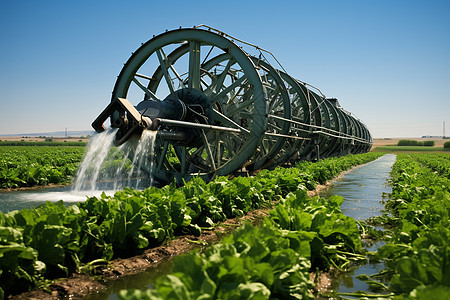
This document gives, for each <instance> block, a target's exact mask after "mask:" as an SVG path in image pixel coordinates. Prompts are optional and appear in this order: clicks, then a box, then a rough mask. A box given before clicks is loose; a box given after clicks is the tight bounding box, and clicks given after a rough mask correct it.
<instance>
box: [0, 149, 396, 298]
mask: <svg viewBox="0 0 450 300" xmlns="http://www.w3.org/2000/svg"><path fill="white" fill-rule="evenodd" d="M395 159H396V156H395V155H392V154H387V155H384V156H382V157H380V158H379V159H377V160H375V161H372V162H370V163H368V164H365V165H363V166H359V167H356V168H354V169H353V170H351V171H349V172H348V173H347V174H345V175H344V176H342V177H340V178H339V179H337V180H335V181H334V182H333V183H332V184H331V185H330V187H329V188H328V189H326V190H324V191H322V192H321V194H320V195H321V196H322V197H325V198H327V197H329V196H331V195H339V196H342V197H344V202H343V204H342V206H341V209H342V211H343V212H344V214H345V215H347V216H350V217H352V218H354V219H356V220H364V219H368V218H370V217H372V216H380V215H381V214H382V212H381V211H382V210H383V205H382V204H381V203H380V201H381V200H382V195H383V193H389V192H390V191H391V190H390V187H389V186H387V184H386V180H387V179H388V178H389V172H390V171H391V169H392V165H393V164H394V162H395ZM101 192H102V190H97V191H88V192H87V191H85V192H83V191H78V192H76V191H73V189H72V188H71V187H58V188H44V189H39V190H28V191H15V192H2V193H0V211H1V212H3V213H7V212H9V211H12V210H19V209H23V208H31V207H35V206H37V205H39V204H41V203H44V202H45V201H52V202H56V201H58V200H61V199H63V200H64V203H65V204H66V205H71V204H75V203H76V202H80V201H84V200H86V197H87V195H89V196H94V195H100V193H101ZM113 193H114V191H112V190H111V191H109V192H108V191H107V192H106V194H110V195H112V194H113ZM377 246H379V245H373V246H372V248H371V249H368V250H369V251H375V250H376V247H377ZM170 268H171V263H170V261H168V262H165V263H162V264H161V265H160V266H159V267H158V268H157V269H149V270H147V271H146V272H143V273H140V274H138V275H135V276H130V277H127V278H122V279H118V280H114V281H111V282H109V283H108V288H107V289H106V290H105V291H102V292H101V293H99V294H95V295H92V296H88V297H87V298H86V299H88V300H100V299H110V300H112V299H118V297H117V292H118V291H119V290H121V289H147V288H148V287H150V286H151V285H152V284H153V283H154V282H155V280H156V278H157V277H159V276H160V275H162V274H165V273H167V272H169V271H170ZM381 269H382V265H373V264H367V265H364V266H361V267H359V269H357V270H355V271H354V272H352V273H350V274H346V275H344V276H342V277H341V278H340V279H339V283H338V291H339V292H354V291H357V290H362V291H368V286H367V284H366V283H364V282H362V281H360V280H358V279H357V278H356V277H355V276H357V275H359V274H367V275H370V274H374V273H377V272H378V271H380V270H381Z"/></svg>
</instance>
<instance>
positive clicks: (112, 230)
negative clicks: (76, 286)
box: [0, 153, 381, 295]
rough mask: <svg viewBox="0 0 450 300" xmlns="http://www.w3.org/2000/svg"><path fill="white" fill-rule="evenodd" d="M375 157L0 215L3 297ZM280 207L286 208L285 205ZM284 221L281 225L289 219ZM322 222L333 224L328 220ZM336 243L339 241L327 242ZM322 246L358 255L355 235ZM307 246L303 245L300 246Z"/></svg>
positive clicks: (239, 212) (339, 260) (338, 260)
mask: <svg viewBox="0 0 450 300" xmlns="http://www.w3.org/2000/svg"><path fill="white" fill-rule="evenodd" d="M380 155H381V154H379V153H367V154H361V155H353V156H346V157H342V158H333V159H326V160H322V161H320V162H318V163H308V162H305V163H301V164H299V165H298V166H297V167H296V168H290V169H283V168H278V169H276V170H274V171H262V172H260V173H259V174H258V175H257V176H255V177H253V178H251V177H237V178H235V179H232V180H228V179H226V178H225V177H220V178H217V179H216V180H214V181H212V182H210V183H208V184H206V183H204V182H202V180H200V179H197V180H191V181H189V182H188V183H186V185H185V186H183V187H181V188H175V186H173V185H169V186H166V187H164V188H161V189H158V188H148V189H146V190H145V191H136V190H131V189H125V190H123V191H119V192H117V193H116V195H115V196H114V197H106V196H104V197H100V198H96V197H91V198H89V199H88V200H86V202H81V203H79V204H78V205H76V206H71V207H68V208H67V207H65V206H64V205H63V204H62V203H56V204H53V203H50V202H49V203H47V204H45V205H43V206H40V207H38V208H35V209H24V210H21V211H15V212H11V213H8V214H0V226H1V227H0V228H2V231H1V235H2V241H3V242H2V244H3V245H2V247H1V248H0V249H1V251H2V253H3V257H2V258H1V259H0V265H1V266H2V269H3V273H2V274H1V277H0V278H1V280H0V282H1V284H2V286H1V288H2V289H3V290H4V291H5V292H6V295H9V294H14V293H17V292H20V291H22V290H21V289H28V288H35V287H39V286H42V285H43V284H44V285H45V283H46V282H47V283H48V282H49V280H53V279H55V277H61V276H63V277H64V276H67V275H68V274H71V273H72V272H83V271H88V270H90V271H93V270H95V269H96V267H99V268H103V267H104V266H105V264H106V263H107V262H108V261H109V260H111V259H113V258H117V257H127V256H131V255H134V254H136V253H139V252H141V251H143V249H146V248H149V247H154V246H157V245H160V244H162V243H163V242H164V241H167V240H170V239H173V238H174V237H175V236H178V235H186V234H190V235H193V236H198V235H200V234H201V233H202V230H204V229H208V228H211V227H214V226H217V225H218V224H220V223H221V222H223V221H224V220H226V219H227V218H234V217H240V216H243V215H245V214H246V213H248V212H249V211H251V210H254V209H258V208H269V207H271V206H272V205H273V203H274V201H275V202H278V201H284V200H282V199H285V198H286V197H287V195H288V194H289V193H298V191H299V190H300V192H301V191H303V189H304V188H303V187H305V188H306V189H314V188H315V187H316V185H317V184H323V183H326V181H328V180H330V179H331V178H333V177H335V176H337V175H338V174H339V173H340V172H342V171H343V170H346V169H349V168H351V167H352V166H354V165H359V164H362V163H366V162H368V161H371V160H373V159H375V158H377V157H379V156H380ZM292 197H294V196H292ZM295 197H297V196H295ZM298 197H299V199H303V198H304V196H303V194H299V195H298ZM293 199H294V198H292V201H294V200H293ZM305 199H306V198H305ZM308 199H309V198H308ZM299 201H300V200H299ZM302 201H303V200H302ZM317 201H318V202H317V203H318V204H317V205H318V206H317V209H319V210H322V209H325V210H324V212H323V213H324V214H327V213H326V211H328V210H330V212H331V211H334V210H336V211H337V210H338V203H339V202H340V201H341V200H339V199H336V200H335V202H336V203H335V204H332V205H331V202H330V204H329V205H331V207H330V208H322V204H320V203H323V201H324V200H317ZM278 210H279V213H280V214H281V215H282V216H283V218H285V217H287V218H288V219H289V217H288V216H286V215H285V213H284V212H283V209H282V208H281V206H280V208H278ZM284 210H289V207H286V208H285V209H284ZM311 213H312V211H311ZM305 216H306V215H305ZM323 216H324V215H323ZM323 216H322V217H323ZM298 217H299V216H297V217H295V218H298ZM337 218H338V219H339V218H343V222H344V224H348V225H345V226H344V228H345V227H348V226H350V227H349V228H350V229H349V230H350V231H348V232H347V233H344V232H342V234H344V235H346V234H349V235H351V236H352V238H351V239H350V240H352V239H354V238H356V235H355V233H356V232H357V227H356V224H355V223H354V221H352V220H350V219H348V218H346V217H345V216H343V215H342V216H341V217H337ZM288 219H284V221H283V222H288ZM336 220H337V219H336ZM288 223H289V222H288ZM286 224H287V223H286ZM352 224H353V225H352ZM317 226H319V225H317ZM327 226H328V225H327ZM329 226H331V227H330V228H332V227H333V226H334V225H332V224H329ZM319 227H321V226H319ZM341 229H342V230H344V229H343V228H341ZM341 229H339V230H341ZM324 230H325V229H324ZM329 230H331V231H332V229H329ZM324 232H326V230H325V231H324ZM311 234H312V235H315V234H313V233H311ZM311 234H309V235H308V234H307V236H310V235H311ZM328 234H331V232H328V233H326V235H328ZM339 240H340V239H339ZM350 240H349V241H350ZM311 241H312V240H311ZM316 242H317V241H316ZM316 242H315V243H316ZM336 242H337V243H338V244H336V245H335V246H331V245H332V244H333V243H336ZM323 243H326V244H327V245H330V247H331V248H335V247H338V248H340V247H341V246H342V247H344V248H343V252H346V253H349V257H348V258H345V257H346V255H345V254H344V253H342V255H339V256H336V257H335V258H334V259H333V262H334V264H338V265H341V264H344V263H345V262H347V261H349V260H351V259H352V257H353V256H356V257H358V255H357V251H358V249H359V247H360V246H359V243H358V242H357V241H356V240H355V241H351V242H349V243H350V244H349V245H347V246H345V243H344V244H343V245H341V242H339V241H338V240H333V239H330V240H324V241H323V242H320V244H323ZM307 244H308V243H306V242H305V243H303V242H302V245H304V246H305V247H308V246H307ZM323 245H325V244H323ZM340 245H341V246H340ZM289 251H291V250H289ZM350 253H353V255H352V254H350ZM321 255H322V254H321ZM323 255H325V256H324V257H323V258H321V259H325V260H324V263H325V262H326V261H328V258H325V257H326V255H331V256H330V257H333V256H334V255H335V253H334V251H331V252H329V253H328V254H326V253H323ZM295 257H297V256H295ZM321 257H322V256H321ZM343 258H345V259H343ZM329 264H331V262H330V261H328V263H325V264H324V265H323V267H324V268H327V266H328V265H329ZM37 266H40V267H39V268H37ZM18 283H20V284H18Z"/></svg>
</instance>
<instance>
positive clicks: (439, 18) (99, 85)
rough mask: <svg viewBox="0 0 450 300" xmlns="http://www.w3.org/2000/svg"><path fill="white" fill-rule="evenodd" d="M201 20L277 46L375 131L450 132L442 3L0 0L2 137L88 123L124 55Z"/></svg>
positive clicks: (448, 28)
mask: <svg viewBox="0 0 450 300" xmlns="http://www.w3.org/2000/svg"><path fill="white" fill-rule="evenodd" d="M198 24H208V25H210V26H212V27H215V28H218V29H220V30H222V31H224V32H226V33H228V34H230V35H233V36H235V37H238V38H240V39H242V40H244V41H247V42H251V43H253V44H257V45H259V46H261V47H262V48H265V49H267V50H270V51H271V52H272V53H274V54H275V56H276V57H277V59H278V60H279V61H280V62H281V64H282V65H283V67H284V68H285V69H286V70H287V72H288V73H289V74H290V75H291V76H293V77H295V78H297V79H300V80H302V81H305V82H307V83H310V84H312V85H314V86H316V87H318V88H319V89H320V90H321V91H322V92H323V93H324V94H325V95H326V96H327V97H335V98H338V99H339V101H340V103H341V105H342V106H343V108H344V109H346V110H348V111H350V112H352V113H353V114H354V115H356V116H357V117H358V118H360V119H361V120H362V121H364V122H365V123H366V124H367V125H368V127H369V129H370V130H371V132H372V134H373V136H374V137H376V138H382V137H420V136H422V135H442V127H443V122H444V121H445V122H446V124H447V132H446V133H447V135H450V2H449V1H406V0H400V1H345V0H343V1H320V0H319V1H282V0H279V1H265V0H260V1H242V0H241V1H235V0H231V1H178V0H173V1H83V0H81V1H31V0H30V1H20V0H19V1H5V0H1V1H0V28H1V31H0V46H1V47H0V97H1V98H0V103H1V111H2V116H1V117H0V135H1V134H8V133H17V134H26V133H34V132H49V131H64V130H65V128H67V129H68V130H69V131H70V130H90V129H91V127H90V124H91V122H92V121H93V120H94V119H95V118H96V117H97V115H98V114H99V113H100V112H101V111H102V110H103V109H104V107H105V106H106V105H107V104H108V102H109V101H110V96H111V91H112V89H113V87H114V83H115V80H116V77H117V75H118V74H119V72H120V70H121V68H122V66H123V63H125V62H126V60H127V59H128V58H129V56H130V54H131V52H133V51H135V50H136V49H137V48H138V47H139V46H140V44H141V43H143V42H145V41H147V40H149V39H150V38H151V37H152V36H153V35H157V34H160V33H162V32H164V31H165V30H166V29H169V30H170V29H176V28H179V27H180V26H182V27H192V26H194V25H198Z"/></svg>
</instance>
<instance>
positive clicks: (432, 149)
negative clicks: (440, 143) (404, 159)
mask: <svg viewBox="0 0 450 300" xmlns="http://www.w3.org/2000/svg"><path fill="white" fill-rule="evenodd" d="M371 151H372V152H406V151H407V152H444V151H445V152H450V151H449V150H447V149H445V150H444V147H426V146H391V145H387V146H378V147H374V148H372V150H371Z"/></svg>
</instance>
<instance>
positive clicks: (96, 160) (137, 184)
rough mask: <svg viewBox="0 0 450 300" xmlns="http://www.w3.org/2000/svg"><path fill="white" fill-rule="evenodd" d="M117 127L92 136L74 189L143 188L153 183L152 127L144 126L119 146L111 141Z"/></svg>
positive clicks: (153, 132)
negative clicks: (138, 132)
mask: <svg viewBox="0 0 450 300" xmlns="http://www.w3.org/2000/svg"><path fill="white" fill-rule="evenodd" d="M116 133H117V129H109V130H107V131H104V132H102V133H99V134H97V135H96V136H94V137H93V138H92V139H91V140H90V141H89V144H88V147H87V150H86V155H85V157H84V160H83V162H82V163H81V165H80V167H79V169H78V172H77V174H76V177H75V182H74V188H73V191H75V192H79V191H86V190H88V191H92V192H93V191H96V190H101V189H108V190H118V189H122V188H124V187H132V188H135V189H144V188H146V187H148V186H150V185H151V184H152V179H151V178H152V176H151V172H152V171H151V170H152V162H153V149H154V141H155V137H156V132H155V131H150V130H144V131H143V132H142V135H141V136H140V138H132V139H130V140H128V141H127V142H125V143H124V144H122V145H121V146H119V147H116V146H115V145H114V139H115V135H116Z"/></svg>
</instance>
